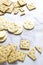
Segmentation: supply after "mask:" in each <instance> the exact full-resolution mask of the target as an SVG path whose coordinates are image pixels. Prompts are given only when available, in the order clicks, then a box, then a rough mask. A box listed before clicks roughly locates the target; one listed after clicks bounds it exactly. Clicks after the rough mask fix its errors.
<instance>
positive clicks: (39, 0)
mask: <svg viewBox="0 0 43 65" xmlns="http://www.w3.org/2000/svg"><path fill="white" fill-rule="evenodd" d="M12 1H17V0H12ZM26 2H28V3H34V4H35V6H36V9H35V10H33V11H29V10H28V9H27V8H26V6H25V7H23V8H24V10H25V15H24V16H20V12H19V13H18V14H17V15H14V14H13V13H12V14H7V13H6V14H5V15H4V16H5V17H6V18H7V19H8V20H10V21H13V22H17V23H20V24H21V25H22V24H23V22H24V21H25V20H32V21H33V22H34V23H35V28H34V29H33V30H30V31H28V30H25V29H24V30H23V33H22V34H21V35H13V34H9V33H8V32H7V34H8V38H7V40H6V41H5V42H4V43H2V44H3V45H6V44H9V43H14V44H15V45H17V47H18V49H20V47H19V45H20V39H21V38H23V39H29V40H30V42H31V43H30V45H31V46H30V47H31V48H32V47H34V46H35V45H40V46H41V47H42V49H43V0H26ZM25 52H28V51H25ZM36 56H37V60H36V61H33V60H31V59H30V58H29V57H28V56H26V58H25V61H24V62H19V61H17V62H16V63H14V64H8V63H3V64H0V65H43V50H42V54H39V53H38V52H37V51H36Z"/></svg>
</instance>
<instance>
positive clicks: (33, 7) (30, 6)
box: [26, 3, 36, 11]
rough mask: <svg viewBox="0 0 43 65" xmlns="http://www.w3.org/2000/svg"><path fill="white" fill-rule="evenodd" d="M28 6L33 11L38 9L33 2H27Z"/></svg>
mask: <svg viewBox="0 0 43 65" xmlns="http://www.w3.org/2000/svg"><path fill="white" fill-rule="evenodd" d="M26 6H27V8H28V10H29V11H32V10H34V9H36V7H35V5H34V4H33V3H31V4H27V5H26Z"/></svg>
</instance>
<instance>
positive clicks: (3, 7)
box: [0, 4, 8, 13]
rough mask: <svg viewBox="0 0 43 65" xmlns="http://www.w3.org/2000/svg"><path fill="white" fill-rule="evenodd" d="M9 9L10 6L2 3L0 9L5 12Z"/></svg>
mask: <svg viewBox="0 0 43 65" xmlns="http://www.w3.org/2000/svg"><path fill="white" fill-rule="evenodd" d="M7 10H8V7H7V6H5V5H3V4H1V5H0V11H1V12H3V13H5V12H6V11H7Z"/></svg>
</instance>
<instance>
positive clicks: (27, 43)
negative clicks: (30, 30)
mask: <svg viewBox="0 0 43 65" xmlns="http://www.w3.org/2000/svg"><path fill="white" fill-rule="evenodd" d="M20 48H21V49H24V50H29V49H30V41H28V40H24V39H22V40H21V41H20Z"/></svg>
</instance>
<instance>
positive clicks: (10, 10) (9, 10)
mask: <svg viewBox="0 0 43 65" xmlns="http://www.w3.org/2000/svg"><path fill="white" fill-rule="evenodd" d="M13 8H14V5H13V4H11V5H10V6H9V7H8V10H7V11H6V13H12V11H13Z"/></svg>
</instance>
